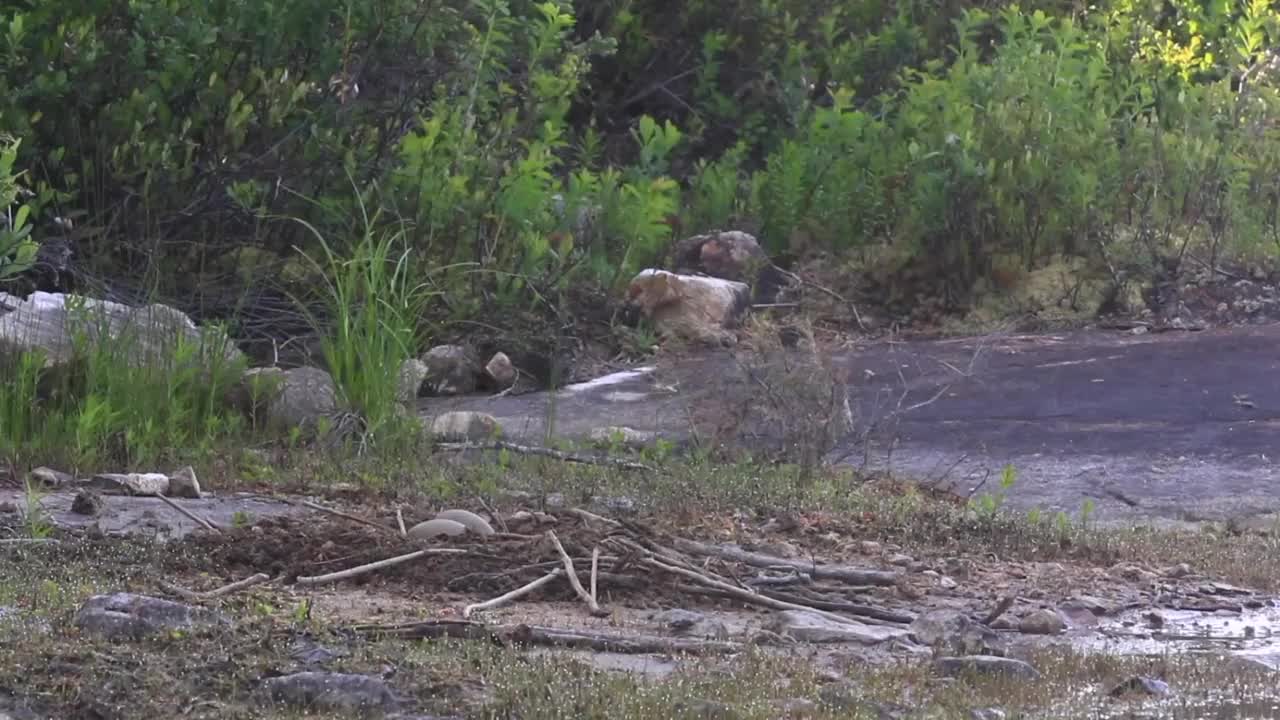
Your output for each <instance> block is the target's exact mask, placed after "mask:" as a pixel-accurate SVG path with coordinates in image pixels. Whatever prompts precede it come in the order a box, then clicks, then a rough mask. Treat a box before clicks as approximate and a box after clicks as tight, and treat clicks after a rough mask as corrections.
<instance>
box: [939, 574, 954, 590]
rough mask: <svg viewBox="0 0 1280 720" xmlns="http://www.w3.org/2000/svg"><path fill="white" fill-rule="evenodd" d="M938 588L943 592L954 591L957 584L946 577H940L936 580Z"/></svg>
mask: <svg viewBox="0 0 1280 720" xmlns="http://www.w3.org/2000/svg"><path fill="white" fill-rule="evenodd" d="M938 587H940V588H942V589H943V590H955V589H956V587H958V583H956V581H955V580H952V579H951V578H949V577H947V576H946V575H943V576H942V577H940V578H938Z"/></svg>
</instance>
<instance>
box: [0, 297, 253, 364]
mask: <svg viewBox="0 0 1280 720" xmlns="http://www.w3.org/2000/svg"><path fill="white" fill-rule="evenodd" d="M7 297H10V298H12V296H7ZM6 304H7V305H9V306H11V307H12V308H13V310H12V312H8V313H4V314H2V315H0V361H4V360H12V359H13V358H15V357H16V356H18V355H21V354H24V353H28V352H32V351H40V352H42V353H43V354H44V359H45V366H46V367H59V366H64V365H67V364H68V363H69V362H71V360H72V359H73V357H74V356H75V354H76V339H77V338H78V337H82V338H83V339H84V341H85V342H87V343H89V344H91V345H93V346H95V347H104V346H107V345H108V344H112V343H114V344H112V345H111V346H112V347H113V349H118V350H119V351H121V352H122V353H123V358H124V360H125V362H126V363H127V364H129V365H130V366H133V367H145V366H155V365H161V364H163V363H166V362H168V361H169V360H171V359H172V358H173V356H174V351H175V350H177V349H178V344H179V342H184V343H187V344H188V345H189V346H194V347H196V348H197V350H198V354H197V357H200V358H202V359H203V361H204V362H205V364H206V366H209V367H212V366H214V365H215V364H222V365H227V364H231V363H237V362H241V361H242V360H243V359H244V355H243V353H241V352H240V351H239V349H237V348H236V346H235V344H234V343H233V342H231V340H230V339H229V338H228V337H227V336H226V335H225V334H224V333H222V332H221V331H220V330H214V329H209V328H205V329H201V328H198V327H196V324H195V323H194V322H192V321H191V318H189V317H187V316H186V315H185V314H183V313H182V312H179V311H178V310H175V309H173V308H171V307H168V306H166V305H145V306H141V307H131V306H128V305H122V304H120V303H115V302H110V301H106V300H95V299H92V298H86V297H81V296H74V295H63V294H61V293H48V292H35V293H32V294H31V295H30V296H29V297H27V299H26V300H22V301H19V302H10V303H6ZM68 306H70V307H68Z"/></svg>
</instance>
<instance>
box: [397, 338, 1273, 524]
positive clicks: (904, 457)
mask: <svg viewBox="0 0 1280 720" xmlns="http://www.w3.org/2000/svg"><path fill="white" fill-rule="evenodd" d="M1277 346H1280V325H1257V326H1249V327H1236V328H1224V329H1214V330H1206V331H1203V332H1170V333H1158V334H1147V335H1132V334H1129V333H1126V332H1117V331H1110V330H1090V331H1079V332H1070V333H1061V334H1035V335H1000V336H988V337H975V338H962V339H948V340H938V341H925V340H918V341H905V342H901V341H895V342H892V343H890V342H879V341H877V342H868V343H866V344H864V345H861V346H859V347H857V348H856V349H853V350H842V351H839V352H838V353H837V354H836V356H835V357H834V358H833V361H834V364H835V366H836V367H837V368H839V369H840V370H841V371H842V372H844V373H845V375H846V378H847V382H848V384H849V387H850V398H849V401H850V406H851V409H852V412H853V415H854V417H855V418H857V419H858V421H859V422H860V423H863V424H875V425H876V427H877V428H878V430H877V432H876V433H873V435H872V442H871V444H870V447H869V448H864V447H841V448H838V449H837V450H836V451H835V452H834V453H833V457H834V458H844V461H846V462H849V461H850V460H849V458H853V460H852V462H858V463H861V462H863V459H864V458H865V460H866V462H867V464H868V465H869V467H870V469H878V470H883V469H890V470H892V471H894V472H896V473H898V474H900V475H902V476H903V477H912V478H918V479H922V480H927V481H931V482H935V483H937V484H939V485H941V486H944V487H952V488H954V489H955V490H957V491H959V492H961V493H963V494H968V493H969V492H970V491H971V490H972V489H973V488H975V487H976V486H978V485H979V484H980V483H982V480H983V478H991V477H994V478H999V477H1000V471H1001V469H1002V468H1003V467H1005V466H1006V465H1013V467H1014V468H1015V470H1016V471H1017V481H1016V482H1015V484H1014V486H1013V487H1012V488H1011V489H1010V491H1009V492H1008V498H1007V502H1008V504H1009V505H1010V506H1012V507H1015V508H1019V509H1025V508H1030V507H1041V508H1044V509H1045V510H1047V511H1050V512H1056V511H1063V512H1066V513H1068V514H1075V513H1077V512H1079V511H1080V509H1081V507H1082V505H1083V504H1084V502H1085V501H1086V500H1089V501H1091V502H1092V504H1093V506H1094V513H1093V518H1094V519H1095V520H1098V521H1101V522H1104V523H1105V522H1118V523H1122V522H1129V521H1132V520H1135V519H1143V520H1147V521H1152V522H1154V523H1156V524H1174V525H1176V524H1180V523H1187V522H1199V521H1205V520H1218V521H1220V520H1225V519H1227V518H1234V519H1240V518H1249V517H1253V516H1257V515H1262V514H1265V513H1277V512H1280V462H1277V458H1276V455H1277V453H1276V452H1275V435H1276V431H1277V429H1278V428H1280V384H1277V383H1276V382H1274V378H1275V377H1276V375H1277V374H1278V373H1280V353H1277V352H1276V351H1275V350H1276V347H1277ZM733 363H734V359H733V357H732V356H731V355H730V354H729V353H728V352H726V351H706V352H704V353H703V354H701V355H698V356H696V357H690V358H687V359H682V360H679V361H674V362H670V363H667V364H664V366H663V367H662V368H661V369H660V370H659V369H655V368H637V369H635V370H630V371H626V372H621V373H614V374H612V375H609V376H606V377H602V378H599V379H597V380H594V381H591V382H586V383H579V384H577V385H571V386H568V387H566V388H563V389H561V390H559V391H557V392H555V393H549V392H540V393H531V394H526V395H518V396H506V397H498V398H494V397H461V398H448V399H437V398H433V399H431V400H430V401H424V404H423V405H422V412H423V413H424V415H426V416H428V417H430V416H433V415H434V414H437V413H439V412H443V411H446V410H479V411H482V412H487V413H491V414H493V415H494V417H495V418H496V419H497V420H498V422H499V423H500V424H501V425H502V428H503V432H504V437H506V438H508V439H511V440H513V441H516V442H526V443H533V444H539V443H541V442H543V441H544V435H545V433H546V431H547V429H548V427H550V426H551V425H550V423H551V421H552V420H553V421H554V429H555V432H556V433H558V434H559V435H560V436H562V437H566V438H570V439H577V440H582V441H587V440H589V439H590V437H591V434H592V432H593V431H597V430H598V429H600V428H607V427H611V426H626V427H629V428H634V429H635V430H637V431H642V432H650V433H656V434H658V435H660V436H662V437H664V438H666V439H669V440H672V441H675V442H677V443H678V442H680V441H681V440H683V439H685V438H687V437H688V436H689V416H690V415H689V413H690V410H691V409H692V408H697V407H700V406H699V403H705V402H707V400H706V399H700V398H699V388H700V387H704V386H705V385H706V383H705V378H707V377H711V376H715V375H717V374H724V373H725V372H728V370H729V369H731V368H732V367H733ZM743 391H744V392H749V389H748V388H745V387H744V389H743ZM900 397H901V398H902V401H901V403H899V402H898V400H899V398H900ZM898 407H904V408H911V409H910V410H909V411H907V412H905V413H900V414H898V413H896V409H897V408H898ZM864 450H865V451H866V452H865V453H864ZM995 485H996V483H995V482H987V484H986V489H987V490H993V489H996V488H995V487H994V486H995Z"/></svg>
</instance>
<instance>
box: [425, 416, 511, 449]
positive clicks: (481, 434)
mask: <svg viewBox="0 0 1280 720" xmlns="http://www.w3.org/2000/svg"><path fill="white" fill-rule="evenodd" d="M501 429H502V428H501V426H500V425H499V424H498V420H497V418H495V417H493V416H492V415H489V414H487V413H481V412H472V411H469V410H457V411H454V412H447V413H443V414H441V415H438V416H437V417H436V418H435V419H434V420H432V421H431V433H432V434H433V435H435V436H436V438H438V439H440V440H442V441H444V442H478V441H482V440H489V439H491V438H492V437H493V436H494V435H495V434H497V433H498V432H500V431H501Z"/></svg>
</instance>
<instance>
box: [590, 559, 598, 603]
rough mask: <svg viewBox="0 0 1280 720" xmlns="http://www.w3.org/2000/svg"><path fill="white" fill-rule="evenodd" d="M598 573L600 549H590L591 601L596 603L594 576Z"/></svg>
mask: <svg viewBox="0 0 1280 720" xmlns="http://www.w3.org/2000/svg"><path fill="white" fill-rule="evenodd" d="M599 571H600V548H599V547H593V548H591V601H592V602H595V601H596V576H597V575H598V574H599Z"/></svg>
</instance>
